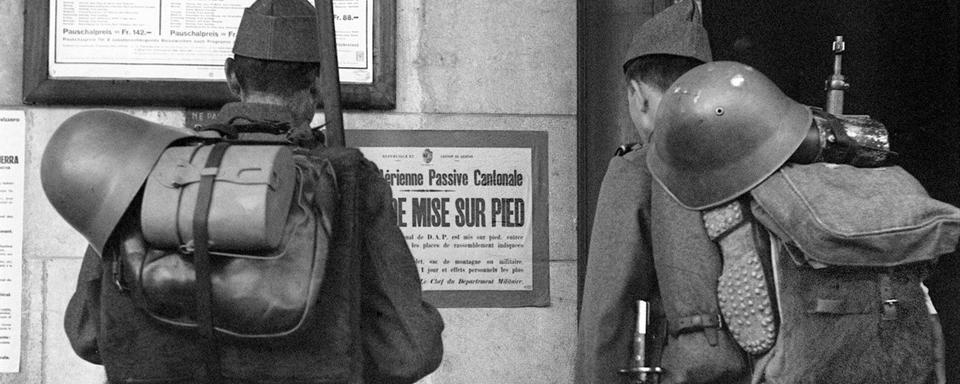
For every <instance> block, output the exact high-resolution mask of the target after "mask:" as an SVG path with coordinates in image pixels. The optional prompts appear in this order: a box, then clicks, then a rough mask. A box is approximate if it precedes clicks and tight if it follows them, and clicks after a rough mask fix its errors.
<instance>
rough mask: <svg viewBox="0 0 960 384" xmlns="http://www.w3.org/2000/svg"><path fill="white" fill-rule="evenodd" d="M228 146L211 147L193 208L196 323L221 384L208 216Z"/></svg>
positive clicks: (213, 377)
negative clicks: (214, 317) (215, 183)
mask: <svg viewBox="0 0 960 384" xmlns="http://www.w3.org/2000/svg"><path fill="white" fill-rule="evenodd" d="M229 146H230V143H228V142H220V143H217V144H215V145H214V146H213V148H212V149H211V150H210V155H209V156H208V157H207V162H206V164H205V165H204V168H203V171H201V176H200V186H199V190H198V191H197V206H196V209H194V212H193V234H194V254H193V263H194V266H195V268H196V270H197V290H196V300H197V324H198V325H199V327H198V330H199V333H200V345H201V350H202V352H203V356H204V357H203V363H204V368H205V370H206V374H207V382H208V383H211V384H218V383H220V382H221V381H222V379H221V376H220V354H219V349H218V347H217V340H216V332H214V329H213V283H212V282H211V281H210V252H209V250H208V249H207V247H208V245H209V244H208V241H209V233H207V219H208V216H209V213H210V202H211V201H212V197H213V184H214V180H216V178H217V172H218V171H219V168H220V162H221V161H222V160H223V155H224V153H225V152H226V151H227V147H229Z"/></svg>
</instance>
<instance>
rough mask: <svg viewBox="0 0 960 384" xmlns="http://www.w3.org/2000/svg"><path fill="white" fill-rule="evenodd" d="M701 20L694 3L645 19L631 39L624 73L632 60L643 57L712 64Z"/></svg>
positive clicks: (685, 1)
mask: <svg viewBox="0 0 960 384" xmlns="http://www.w3.org/2000/svg"><path fill="white" fill-rule="evenodd" d="M701 19H702V17H701V14H700V10H699V9H698V8H697V6H696V4H694V3H693V0H682V1H680V2H679V3H676V4H674V5H671V6H670V7H669V8H667V9H664V10H663V11H662V12H660V13H658V14H657V15H656V16H654V17H653V18H652V19H650V20H647V22H645V23H643V25H642V26H640V29H639V30H637V32H636V34H635V35H634V36H633V41H632V43H631V44H630V48H629V49H628V50H627V56H626V57H625V58H624V60H623V69H624V71H626V69H627V64H629V63H630V62H631V61H633V59H636V58H638V57H640V56H645V55H657V54H663V55H676V56H686V57H692V58H694V59H699V60H700V61H703V62H708V61H712V59H713V58H712V55H711V54H710V40H708V39H707V30H706V29H704V28H703V24H702V20H701Z"/></svg>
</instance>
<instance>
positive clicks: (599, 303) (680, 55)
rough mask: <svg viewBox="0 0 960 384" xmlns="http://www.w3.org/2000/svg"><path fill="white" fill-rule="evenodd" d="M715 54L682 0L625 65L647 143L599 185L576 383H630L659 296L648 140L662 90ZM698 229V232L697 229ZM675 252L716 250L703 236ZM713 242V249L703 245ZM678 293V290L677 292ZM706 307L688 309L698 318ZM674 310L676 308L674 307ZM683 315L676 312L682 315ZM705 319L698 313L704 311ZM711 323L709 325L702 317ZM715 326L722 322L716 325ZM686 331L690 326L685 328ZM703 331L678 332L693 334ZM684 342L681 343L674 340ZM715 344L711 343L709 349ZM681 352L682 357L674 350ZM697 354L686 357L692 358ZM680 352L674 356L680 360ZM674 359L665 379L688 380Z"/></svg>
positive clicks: (624, 151) (681, 215) (629, 151)
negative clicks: (645, 312) (641, 324)
mask: <svg viewBox="0 0 960 384" xmlns="http://www.w3.org/2000/svg"><path fill="white" fill-rule="evenodd" d="M710 60H711V53H710V45H709V41H708V38H707V33H706V30H704V28H703V26H702V25H701V23H700V12H699V9H698V6H697V4H695V3H694V2H693V1H690V0H686V1H681V2H679V3H677V4H675V5H673V6H671V7H670V8H667V9H666V10H664V11H663V12H661V13H659V14H657V15H656V16H655V17H654V18H652V19H650V20H649V21H647V22H646V23H644V24H643V25H642V26H641V27H640V28H639V29H638V30H637V32H636V35H635V37H634V39H633V43H632V44H631V46H630V48H629V50H628V54H627V56H626V60H625V61H624V64H623V69H624V73H625V78H626V82H627V88H628V90H627V95H626V96H627V101H628V105H629V111H630V117H631V120H632V121H633V123H634V126H635V128H636V129H637V130H638V133H639V136H640V139H641V141H640V142H639V143H637V144H633V145H626V146H622V147H621V148H620V149H619V150H618V151H617V156H616V157H614V158H613V159H611V161H610V165H609V166H608V168H607V173H606V175H605V177H604V181H603V184H602V186H601V189H600V196H599V198H598V202H597V211H596V214H595V219H594V223H593V229H592V234H591V238H590V250H589V261H588V264H587V273H586V281H585V283H584V291H583V304H582V307H581V312H580V321H579V330H578V346H577V357H576V364H577V366H576V377H577V380H576V382H578V383H615V382H627V380H628V378H627V377H626V376H622V375H619V374H618V371H619V370H620V369H622V368H625V367H626V366H627V365H628V363H629V362H630V357H631V355H632V352H633V351H631V343H632V340H633V332H634V324H636V313H635V307H636V301H637V300H640V299H642V300H653V299H655V298H656V297H658V296H659V293H658V287H657V276H656V275H657V273H655V272H654V259H653V249H652V248H651V243H652V242H651V232H650V231H651V226H650V220H651V188H652V187H653V186H654V184H653V181H652V179H651V178H650V173H649V172H648V171H647V166H646V153H647V151H648V148H647V147H646V146H645V145H644V144H646V142H647V141H648V139H649V137H650V135H651V134H652V133H653V132H654V129H655V124H654V117H655V116H656V114H657V111H658V109H659V104H660V100H661V98H662V97H663V92H664V91H665V90H666V89H667V88H668V87H669V86H670V84H671V83H673V81H674V80H676V79H677V78H678V77H680V76H681V75H682V74H684V73H685V72H686V71H688V70H689V69H691V68H694V67H696V66H697V65H700V64H702V63H703V62H707V61H710ZM675 212H677V215H675V217H674V219H675V222H676V223H677V226H680V227H683V226H686V227H687V228H691V229H693V230H695V232H694V233H695V234H697V233H700V232H702V229H700V228H701V227H702V225H701V223H700V220H699V217H697V216H696V215H692V216H691V215H690V214H688V213H686V212H684V211H683V210H682V209H679V210H676V211H675ZM696 231H699V232H696ZM700 240H701V241H700V242H698V243H692V242H691V243H690V244H688V245H684V246H682V247H680V248H678V249H674V250H671V252H679V253H683V252H688V253H699V254H702V255H704V256H703V257H707V258H708V257H709V256H711V255H715V254H716V251H715V249H713V247H712V246H711V244H709V240H708V239H706V237H705V236H703V238H702V239H700ZM704 245H706V247H704ZM671 294H677V293H676V292H673V293H671ZM705 307H708V308H706V309H704V310H703V311H693V312H691V311H687V312H689V313H687V312H685V313H684V314H683V316H688V317H689V318H693V317H690V316H695V315H696V316H698V315H699V313H700V312H711V311H712V312H711V313H712V317H710V316H706V317H705V318H713V319H715V318H716V310H715V309H711V308H709V305H705ZM671 311H673V310H672V309H671ZM675 317H676V316H675ZM698 319H699V317H698ZM698 324H705V323H698ZM714 329H715V328H714ZM684 332H686V331H684ZM694 336H698V335H693V334H690V335H686V334H684V335H679V336H678V337H681V338H684V339H693V338H694ZM674 345H678V343H674ZM709 352H710V348H706V349H704V353H709ZM674 356H676V355H674ZM689 356H690V355H687V357H689ZM680 360H682V359H681V358H677V359H676V360H674V361H680ZM664 364H665V365H667V367H665V368H667V374H668V376H670V375H673V378H670V377H665V378H664V379H665V380H668V381H669V380H677V381H678V382H682V380H684V378H683V376H684V375H685V374H684V373H683V371H684V369H683V368H679V367H678V366H676V365H673V366H671V364H672V363H670V362H666V361H665V362H664Z"/></svg>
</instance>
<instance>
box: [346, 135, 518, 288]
mask: <svg viewBox="0 0 960 384" xmlns="http://www.w3.org/2000/svg"><path fill="white" fill-rule="evenodd" d="M360 150H361V151H362V152H363V153H364V155H365V156H366V157H367V158H368V159H370V160H371V161H373V162H374V163H376V164H377V166H378V167H379V168H380V172H381V175H382V176H383V178H384V179H385V180H386V181H387V183H388V184H390V186H391V188H392V189H393V206H394V208H395V209H394V210H395V211H396V214H397V217H396V219H397V225H398V226H399V227H400V230H401V231H402V232H403V234H404V236H405V237H406V239H407V245H408V246H409V247H410V250H411V252H412V253H413V255H414V258H415V259H416V262H417V266H418V267H419V268H418V269H419V271H420V280H421V282H422V284H423V289H424V290H425V291H430V290H445V291H456V290H508V291H518V290H531V289H533V246H532V244H533V242H532V240H533V237H532V231H531V228H532V222H533V220H532V208H533V207H532V204H531V199H532V198H533V194H532V191H533V189H532V183H533V182H534V179H533V176H532V172H531V152H532V151H531V149H530V148H482V147H481V148H477V147H472V148H470V147H364V148H360Z"/></svg>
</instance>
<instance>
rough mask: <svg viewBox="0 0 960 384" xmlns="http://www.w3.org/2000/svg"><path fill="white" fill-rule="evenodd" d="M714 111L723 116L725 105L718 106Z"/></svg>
mask: <svg viewBox="0 0 960 384" xmlns="http://www.w3.org/2000/svg"><path fill="white" fill-rule="evenodd" d="M714 113H716V114H717V116H723V107H717V110H716V111H714Z"/></svg>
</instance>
